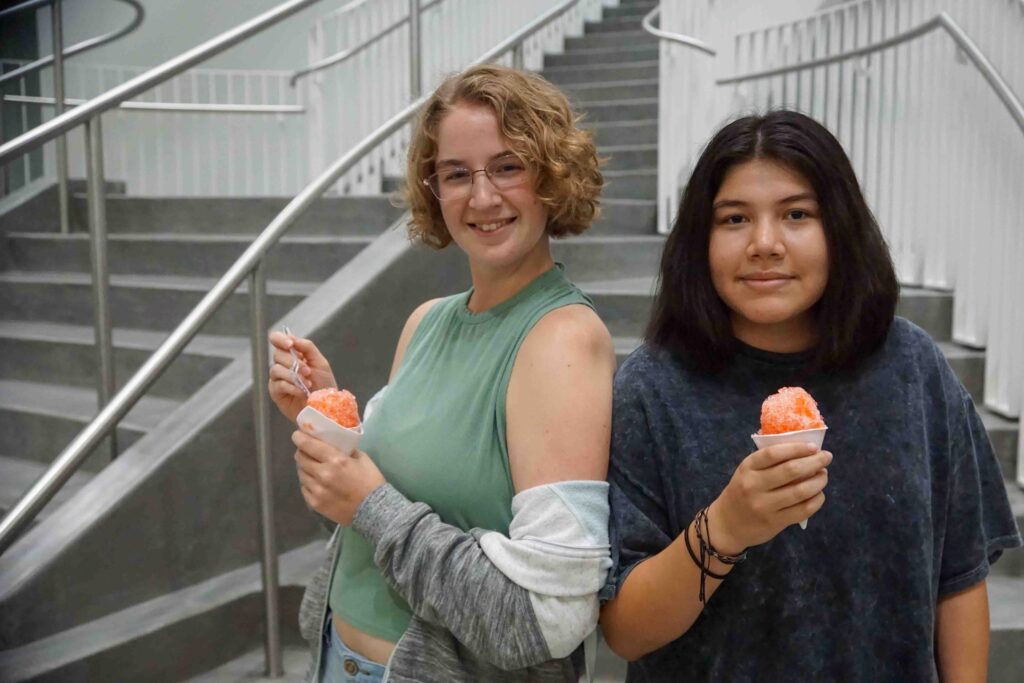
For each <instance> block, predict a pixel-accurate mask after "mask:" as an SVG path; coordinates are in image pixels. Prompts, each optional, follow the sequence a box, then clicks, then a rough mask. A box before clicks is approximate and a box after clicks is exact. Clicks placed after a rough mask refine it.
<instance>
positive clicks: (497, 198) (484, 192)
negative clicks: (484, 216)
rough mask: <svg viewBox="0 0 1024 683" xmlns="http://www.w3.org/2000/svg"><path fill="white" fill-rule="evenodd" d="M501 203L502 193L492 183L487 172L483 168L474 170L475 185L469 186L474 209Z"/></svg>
mask: <svg viewBox="0 0 1024 683" xmlns="http://www.w3.org/2000/svg"><path fill="white" fill-rule="evenodd" d="M477 174H479V175H477ZM500 203H501V194H500V193H499V192H498V191H497V189H496V188H495V187H494V185H492V184H491V179H490V178H488V177H487V173H486V172H485V171H484V170H483V169H480V170H479V171H473V185H472V186H471V187H470V188H469V205H470V206H471V207H472V208H474V209H486V208H488V207H491V206H497V205H498V204H500Z"/></svg>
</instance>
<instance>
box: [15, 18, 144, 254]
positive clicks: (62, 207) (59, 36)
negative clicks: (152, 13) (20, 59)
mask: <svg viewBox="0 0 1024 683" xmlns="http://www.w3.org/2000/svg"><path fill="white" fill-rule="evenodd" d="M120 1H121V2H125V3H127V4H129V5H131V7H132V8H133V9H134V10H135V17H134V18H133V19H132V21H130V22H129V23H128V24H127V25H126V26H124V27H123V28H121V29H120V30H118V31H113V32H111V33H107V34H104V35H101V36H96V37H94V38H90V39H88V40H84V41H82V42H81V43H78V44H77V45H72V46H71V47H70V48H67V49H65V48H64V19H63V12H62V10H61V0H29V1H28V2H23V3H22V4H20V5H17V6H15V7H11V8H8V9H6V10H4V11H3V12H0V17H5V16H12V15H14V14H15V13H17V12H24V11H26V10H30V9H31V10H35V9H39V8H41V7H44V6H46V5H49V6H50V27H51V32H52V34H53V35H52V36H51V38H52V40H53V54H51V55H48V56H46V57H43V58H42V59H37V60H36V61H34V62H29V63H28V64H24V65H22V66H20V67H18V68H17V69H15V70H13V71H11V72H8V73H6V74H0V85H2V84H3V83H5V82H7V81H13V80H16V79H19V78H23V77H25V76H27V75H28V74H30V73H34V72H36V71H38V70H40V69H42V68H44V67H46V66H48V65H50V64H53V96H54V99H56V101H57V103H58V104H57V111H56V115H57V116H60V115H61V114H63V113H64V59H65V57H70V56H72V55H75V54H78V53H80V52H85V51H86V50H91V49H92V48H95V47H99V46H100V45H106V44H107V43H110V42H112V41H114V40H117V39H118V38H120V37H121V36H124V35H127V34H128V33H131V32H132V31H134V30H135V29H136V28H138V27H139V26H140V25H141V24H142V20H143V19H144V18H145V16H146V11H145V9H143V7H142V5H141V4H139V3H138V2H136V0H120ZM0 119H2V116H0ZM0 128H2V126H0ZM56 147H57V150H56V151H57V155H56V160H55V161H56V164H57V168H56V172H57V206H58V209H57V216H58V220H59V222H60V231H61V233H64V234H67V233H68V232H69V231H70V230H71V218H70V208H69V206H70V199H69V194H70V193H69V190H68V148H67V140H66V139H65V138H64V136H63V135H58V136H57V143H56ZM5 187H6V174H5V171H4V168H3V164H2V163H0V189H3V188H5Z"/></svg>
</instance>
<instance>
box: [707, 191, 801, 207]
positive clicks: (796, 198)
mask: <svg viewBox="0 0 1024 683" xmlns="http://www.w3.org/2000/svg"><path fill="white" fill-rule="evenodd" d="M807 200H810V201H812V202H817V201H818V198H817V197H815V196H814V193H813V192H801V193H800V194H794V195H790V196H788V197H785V198H784V199H780V200H779V201H778V202H777V204H792V203H793V202H802V201H807ZM734 206H748V203H747V202H744V201H740V200H739V199H722V200H721V201H717V202H715V203H714V204H713V205H712V206H711V209H712V210H713V211H717V210H718V209H724V208H727V207H734Z"/></svg>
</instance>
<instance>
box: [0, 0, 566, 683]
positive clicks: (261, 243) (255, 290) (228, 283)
mask: <svg viewBox="0 0 1024 683" xmlns="http://www.w3.org/2000/svg"><path fill="white" fill-rule="evenodd" d="M313 1H315V0H313ZM308 2H309V0H303V1H302V2H298V1H296V2H293V3H291V4H290V5H289V7H292V6H298V7H301V6H302V5H303V4H308ZM578 2H579V0H565V2H563V3H562V4H561V5H559V6H557V7H555V8H553V9H551V10H549V11H548V12H547V13H545V14H544V15H542V16H540V17H538V18H537V19H535V20H534V21H532V22H530V23H529V24H527V25H526V26H524V27H523V28H521V29H520V30H519V31H517V32H516V33H515V34H513V35H512V36H511V37H509V38H507V39H506V40H504V41H502V42H501V43H499V44H498V45H497V46H495V47H494V48H492V49H491V50H488V51H487V52H486V53H485V54H484V55H482V56H481V57H480V58H479V59H477V60H476V61H475V62H473V65H476V64H482V63H486V62H490V61H492V60H494V59H496V58H498V57H500V56H502V55H504V54H505V53H507V52H508V51H509V50H512V52H513V61H514V62H516V63H518V64H522V61H523V41H525V40H526V39H527V38H529V37H530V36H532V35H533V34H534V33H536V32H537V31H539V30H541V29H542V28H544V27H545V26H547V25H548V24H549V23H550V22H552V21H554V20H555V19H557V18H558V17H560V16H561V15H562V14H564V13H565V12H567V11H568V10H569V9H571V8H572V7H573V6H575V5H576V4H577V3H578ZM296 9H297V7H296ZM270 14H271V12H268V13H267V14H266V15H263V17H266V16H268V15H270ZM275 16H276V15H275ZM263 17H260V19H262V18H263ZM252 23H253V22H249V24H246V25H245V26H249V25H250V24H252ZM229 33H232V34H235V33H241V31H239V30H238V29H236V30H235V31H232V32H229ZM216 40H219V39H215V41H216ZM237 40H241V37H239V38H237ZM237 40H235V41H234V42H237ZM211 42H214V41H211ZM228 44H233V42H231V43H228V42H227V41H226V40H225V41H222V42H218V43H217V45H218V46H219V45H223V46H224V47H227V46H228ZM198 49H199V48H197V50H198ZM197 50H192V51H190V52H189V53H187V54H186V55H182V56H181V57H179V58H176V59H174V60H171V62H168V63H166V64H164V65H162V66H160V67H157V68H156V69H153V70H152V71H150V72H148V73H147V74H143V75H142V76H140V77H139V78H136V79H134V81H131V82H129V83H128V84H125V86H122V87H121V88H120V89H118V90H117V92H115V93H114V94H113V95H112V94H110V93H108V94H107V95H103V96H100V97H99V98H96V99H95V100H93V101H92V102H91V103H89V104H85V105H83V106H82V107H80V108H79V109H75V110H73V111H71V112H68V114H67V115H65V116H64V117H61V118H63V119H64V123H61V124H60V125H61V126H70V125H72V124H71V123H69V122H72V121H78V120H80V118H81V116H82V115H79V117H73V115H74V114H76V113H77V112H79V111H90V112H94V113H96V112H99V111H103V109H101V108H100V107H101V104H100V103H102V106H104V107H107V108H109V107H110V106H113V105H112V104H108V103H112V102H117V101H119V100H118V98H119V97H120V99H121V100H123V99H125V98H127V97H129V96H130V95H132V94H135V93H136V92H139V90H140V89H141V86H140V85H139V83H138V82H139V81H140V79H144V78H147V77H149V78H154V79H155V78H156V77H157V75H159V76H160V77H162V78H166V77H169V76H171V75H174V72H173V69H172V65H174V66H175V67H177V66H178V65H182V66H181V68H187V65H191V64H192V63H194V62H195V61H199V59H198V58H197V57H196V56H195V55H194V53H196V51H197ZM189 55H192V56H189ZM147 82H148V81H147ZM428 99H429V96H428V95H425V96H422V97H418V98H417V99H416V101H414V102H413V103H412V104H410V105H409V106H408V107H406V108H405V109H403V110H402V111H400V112H399V113H398V114H396V115H395V116H393V117H392V118H391V119H390V120H388V121H387V122H386V123H384V124H383V125H382V126H380V127H379V128H378V129H377V130H376V131H374V132H373V133H371V134H370V135H369V136H368V137H366V138H365V139H364V140H363V141H362V142H360V143H359V144H358V145H356V146H355V147H354V148H353V149H352V150H350V151H349V152H348V153H346V154H345V155H344V156H342V157H341V158H340V159H338V160H337V161H336V162H334V164H332V165H331V166H330V167H329V168H327V169H326V170H325V171H323V172H322V173H321V174H320V175H319V176H318V177H317V178H316V179H315V180H313V181H312V182H311V183H309V184H308V185H307V186H306V187H305V188H304V189H303V190H302V191H301V192H300V193H299V194H298V195H296V196H295V198H294V199H292V200H291V201H290V202H289V203H288V205H287V206H285V207H284V209H282V210H281V211H280V212H279V213H278V214H277V216H276V217H275V218H274V219H273V220H272V221H271V222H270V224H269V225H268V226H267V227H266V228H265V229H264V230H263V231H262V232H261V233H260V234H259V235H258V236H257V237H256V239H255V240H254V241H253V242H252V243H251V244H250V245H249V247H248V248H247V249H246V250H245V251H244V252H243V253H242V255H241V256H240V257H239V258H238V259H237V260H236V261H235V262H234V264H233V265H232V266H231V267H230V268H229V269H228V271H227V272H226V273H225V274H224V275H223V276H222V277H221V278H220V280H218V281H217V283H216V284H215V285H214V286H213V288H212V289H211V290H210V291H209V292H208V293H207V294H206V296H204V297H203V299H202V300H201V301H200V302H199V303H198V304H197V305H196V307H195V308H193V309H192V311H191V312H190V313H189V314H188V315H187V316H186V317H185V319H184V320H183V321H182V322H181V323H180V324H179V325H178V326H177V327H176V328H175V329H174V331H172V332H171V333H170V335H169V336H168V337H167V339H166V340H164V342H163V343H162V344H161V345H160V347H159V348H158V349H157V350H156V351H155V352H154V353H153V355H152V356H150V357H149V359H148V360H147V361H146V362H145V363H143V365H142V367H140V368H139V370H138V371H136V373H135V374H134V375H133V376H132V377H131V379H129V380H128V381H127V382H126V383H125V385H124V386H123V387H122V388H121V390H120V391H118V392H117V393H116V394H114V395H113V397H112V398H111V399H110V401H109V402H107V403H106V405H105V406H104V407H103V408H102V409H101V410H100V412H99V414H98V415H97V416H96V417H95V418H93V419H92V421H90V422H89V424H88V425H87V426H86V427H85V429H83V430H82V431H81V432H80V433H79V434H78V435H77V436H76V437H75V438H74V440H72V442H71V443H70V444H69V445H68V446H67V447H66V448H65V449H64V450H63V451H62V452H61V453H60V455H58V456H57V458H56V459H55V460H54V462H53V463H52V464H51V465H50V466H49V467H48V468H47V470H46V471H45V472H44V473H43V475H42V476H41V477H40V478H39V479H38V480H37V481H36V482H35V483H34V484H33V485H32V487H31V488H30V489H29V490H28V491H27V492H26V493H25V495H24V496H22V498H21V499H20V500H18V502H17V503H16V504H15V505H14V507H13V508H11V510H10V512H8V514H7V516H5V517H4V518H3V519H2V520H0V554H2V553H3V552H5V551H6V550H7V548H9V547H10V545H11V544H12V543H13V542H14V540H15V538H16V537H17V534H18V533H19V532H20V531H21V529H23V528H24V527H25V526H26V525H27V524H28V523H29V522H31V521H32V519H34V518H35V516H36V515H37V514H38V512H39V510H41V509H42V507H43V506H44V505H46V503H47V502H49V501H50V500H51V499H52V498H53V496H54V495H55V494H56V493H57V491H58V490H59V489H60V487H61V486H62V485H63V484H64V483H65V482H66V481H67V480H68V479H69V478H70V477H71V475H72V474H74V472H75V471H76V470H77V469H78V468H79V467H80V466H81V464H82V463H83V462H84V461H85V459H86V457H87V456H88V455H89V453H90V452H91V451H92V450H93V449H94V448H96V447H97V446H98V445H99V444H100V442H101V441H102V440H103V439H104V438H106V437H107V436H108V435H110V434H111V432H112V431H113V430H114V429H115V427H116V426H117V423H118V422H119V421H120V419H121V418H122V417H124V416H125V414H127V412H128V411H129V410H130V409H131V408H132V406H134V405H135V403H137V402H138V400H139V399H140V398H141V397H142V395H143V393H145V391H146V390H147V389H148V388H149V387H150V386H152V384H153V383H154V382H156V381H157V379H159V377H160V375H161V374H162V373H163V371H164V370H165V369H166V368H167V367H168V366H169V365H170V364H171V363H172V362H173V361H174V360H175V359H176V358H177V357H178V356H179V355H180V354H181V352H182V350H184V348H185V346H186V345H187V344H188V343H189V341H190V340H191V339H192V338H193V337H194V336H195V335H196V334H197V333H198V332H199V329H200V328H201V327H202V326H203V324H204V323H205V322H206V321H207V320H209V318H210V317H211V316H212V315H213V314H214V313H215V312H216V311H217V310H218V309H219V308H220V306H221V305H222V304H223V303H224V302H225V301H226V300H227V298H228V297H229V296H230V295H231V293H232V292H233V291H235V289H237V288H238V286H239V285H240V284H241V283H242V280H243V279H245V278H246V277H249V287H250V289H249V291H250V305H251V314H252V315H251V318H252V322H253V335H252V340H251V341H252V364H253V375H254V377H258V378H260V381H265V377H266V371H267V366H268V358H267V356H268V354H267V344H266V338H265V335H266V322H265V320H264V318H265V311H264V306H263V302H262V299H263V296H264V288H265V284H266V280H265V270H266V269H265V266H264V261H263V259H264V257H265V256H266V254H267V252H268V251H269V250H270V249H271V248H272V247H273V246H274V245H275V244H276V243H277V242H278V240H279V239H280V238H281V236H282V235H284V233H285V232H287V230H288V229H289V228H290V227H291V226H292V225H293V224H294V223H295V222H296V221H297V220H298V219H299V218H300V217H301V216H302V214H303V213H304V212H305V211H306V210H307V209H308V208H309V207H310V206H311V205H312V204H313V202H314V201H316V199H318V198H319V197H320V196H321V195H322V194H323V193H324V192H326V191H327V189H328V188H330V187H331V186H332V185H334V184H335V183H336V182H337V181H338V179H339V178H340V177H341V176H342V175H343V174H344V173H346V172H347V171H348V170H350V169H351V168H353V167H354V166H355V165H356V164H357V163H358V162H359V161H360V159H362V157H364V156H365V155H366V154H368V153H369V152H370V151H372V150H373V149H374V148H375V147H377V146H378V145H379V144H381V143H382V142H384V140H386V139H387V138H388V137H389V136H390V135H392V134H394V133H395V132H397V131H398V130H400V129H401V128H402V126H404V125H406V124H407V123H408V122H409V121H410V120H411V119H412V118H413V116H415V115H416V113H417V112H418V111H419V110H420V108H421V107H422V106H423V105H424V104H425V103H426V102H427V100H428ZM90 123H93V124H97V125H96V126H95V127H96V128H98V123H99V118H95V119H93V120H92V121H90ZM47 134H50V135H56V134H58V133H56V132H53V129H52V128H51V129H50V130H49V131H48V132H47ZM22 137H25V136H22ZM97 137H98V136H97ZM19 140H21V138H19V139H18V140H15V142H18V141H19ZM32 140H33V141H35V140H37V138H32ZM90 142H95V140H93V139H92V136H90ZM26 144H27V143H25V142H22V143H20V146H19V147H14V146H13V145H8V146H7V148H10V149H9V150H8V149H7V148H0V160H2V159H3V158H4V156H2V154H7V155H12V154H15V153H16V152H17V151H18V150H21V149H24V147H25V145H26ZM36 144H41V143H36ZM97 147H99V145H97ZM97 158H99V157H98V154H97V155H96V156H94V157H93V159H94V160H95V159H97ZM99 185H100V183H94V185H93V187H96V186H99ZM99 207H100V210H101V211H102V203H99ZM253 391H254V409H255V414H256V422H257V429H256V432H257V451H258V457H257V466H258V469H259V472H258V478H259V481H260V484H261V485H260V515H261V519H260V521H261V528H262V529H263V530H264V535H263V538H262V541H263V547H262V564H263V581H264V586H265V587H274V589H273V590H270V589H268V590H266V595H265V600H266V611H267V623H266V633H265V639H266V642H267V668H268V670H269V671H270V674H271V675H273V676H279V675H280V674H281V656H280V634H279V628H278V625H277V595H276V586H277V575H276V572H277V566H276V550H275V548H274V540H273V539H274V537H273V532H272V527H273V512H272V510H273V505H272V503H273V499H272V496H271V495H270V487H269V485H268V482H269V476H270V475H269V440H270V438H269V437H270V435H269V429H270V426H269V421H268V419H267V418H268V413H269V407H268V398H267V395H266V392H265V391H264V390H263V387H262V386H259V382H254V386H253Z"/></svg>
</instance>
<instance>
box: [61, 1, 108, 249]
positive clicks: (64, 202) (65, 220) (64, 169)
mask: <svg viewBox="0 0 1024 683" xmlns="http://www.w3.org/2000/svg"><path fill="white" fill-rule="evenodd" d="M60 1H61V0H53V4H52V5H50V20H51V23H52V24H53V99H54V106H55V107H56V108H55V110H54V113H53V115H54V116H55V117H56V116H60V115H61V114H63V113H64V19H63V15H62V12H61V8H60ZM97 121H98V119H97ZM57 204H58V209H59V211H60V231H61V232H62V233H64V234H67V233H68V232H70V230H71V227H70V221H69V216H68V212H69V209H68V207H69V200H68V142H67V137H66V136H64V135H60V136H58V137H57Z"/></svg>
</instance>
